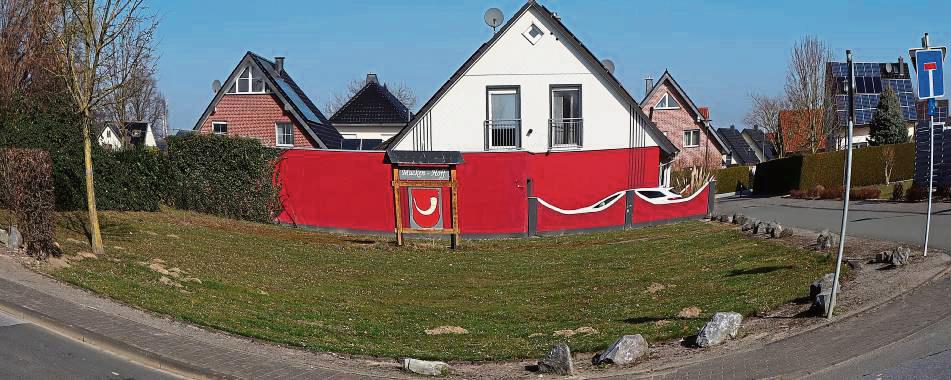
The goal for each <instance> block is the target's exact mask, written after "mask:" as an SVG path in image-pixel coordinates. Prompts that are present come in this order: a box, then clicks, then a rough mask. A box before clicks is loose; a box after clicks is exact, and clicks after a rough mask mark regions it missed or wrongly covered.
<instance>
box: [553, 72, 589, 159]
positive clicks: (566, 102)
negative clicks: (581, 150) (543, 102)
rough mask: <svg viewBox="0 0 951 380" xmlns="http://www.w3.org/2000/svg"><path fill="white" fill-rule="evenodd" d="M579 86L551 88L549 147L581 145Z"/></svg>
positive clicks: (581, 125)
mask: <svg viewBox="0 0 951 380" xmlns="http://www.w3.org/2000/svg"><path fill="white" fill-rule="evenodd" d="M582 121H583V119H582V118H581V86H553V87H552V88H551V119H550V120H549V135H548V138H549V144H548V145H549V147H557V146H579V147H580V146H581V136H582V134H581V132H582V127H583V123H582Z"/></svg>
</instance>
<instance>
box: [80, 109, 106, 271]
mask: <svg viewBox="0 0 951 380" xmlns="http://www.w3.org/2000/svg"><path fill="white" fill-rule="evenodd" d="M91 126H92V115H91V113H90V112H89V111H88V110H87V111H85V112H84V114H83V153H84V156H85V160H84V164H85V167H86V205H87V206H88V209H89V232H90V234H91V235H92V242H91V243H92V253H95V254H96V255H102V254H103V253H104V250H103V248H102V233H101V232H100V231H99V213H98V211H96V187H95V185H94V184H93V174H92V133H91V129H92V128H91Z"/></svg>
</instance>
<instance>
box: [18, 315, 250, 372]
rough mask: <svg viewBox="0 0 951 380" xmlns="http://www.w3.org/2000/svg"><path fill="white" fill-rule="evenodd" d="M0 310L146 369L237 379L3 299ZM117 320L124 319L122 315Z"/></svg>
mask: <svg viewBox="0 0 951 380" xmlns="http://www.w3.org/2000/svg"><path fill="white" fill-rule="evenodd" d="M0 311H3V312H5V313H7V314H10V315H12V316H14V317H16V318H19V319H21V320H24V321H26V322H29V323H32V324H34V325H37V326H39V327H41V328H43V329H44V330H47V331H51V332H53V333H55V334H58V335H61V336H64V337H66V338H69V339H72V340H75V341H77V342H81V343H84V344H87V345H89V346H92V347H94V348H97V349H100V350H102V351H106V352H108V353H110V354H113V355H116V356H119V357H121V358H124V359H127V360H130V361H132V362H135V363H138V364H141V365H144V366H146V367H149V368H154V369H159V370H162V371H165V372H167V373H170V374H172V375H175V376H179V377H183V378H190V379H212V378H219V379H220V378H233V377H230V376H227V375H224V374H221V373H217V372H214V371H209V370H207V369H203V368H199V367H197V366H193V365H191V364H188V363H184V362H181V361H178V360H175V359H172V358H168V357H164V356H161V355H157V354H155V353H152V352H149V351H146V350H143V349H140V348H138V347H135V346H132V345H129V344H126V343H124V342H122V341H120V340H118V339H113V338H110V337H108V336H105V335H102V334H98V333H95V332H92V331H89V330H86V329H84V328H82V327H78V326H74V325H71V324H69V323H66V322H62V321H58V320H55V319H52V318H50V317H47V316H46V315H45V314H43V313H40V312H38V311H35V310H31V309H28V308H25V307H22V306H20V305H15V304H12V303H10V302H7V301H6V300H3V299H0ZM114 317H116V318H121V317H119V316H114Z"/></svg>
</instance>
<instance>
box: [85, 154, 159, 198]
mask: <svg viewBox="0 0 951 380" xmlns="http://www.w3.org/2000/svg"><path fill="white" fill-rule="evenodd" d="M93 168H94V170H95V178H94V181H93V182H94V183H95V185H96V206H97V207H98V208H99V209H100V210H117V211H158V210H159V204H160V202H161V201H162V200H163V199H164V197H165V196H164V194H165V193H166V186H168V184H169V182H170V181H169V178H168V165H166V164H165V157H164V156H163V155H162V154H161V152H159V151H158V150H156V149H123V150H118V151H115V152H109V151H102V152H101V153H100V154H98V155H97V157H96V158H94V159H93Z"/></svg>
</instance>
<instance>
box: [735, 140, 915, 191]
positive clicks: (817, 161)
mask: <svg viewBox="0 0 951 380" xmlns="http://www.w3.org/2000/svg"><path fill="white" fill-rule="evenodd" d="M886 147H893V148H894V149H895V166H894V169H893V170H892V175H891V181H892V182H894V181H903V180H906V179H911V178H912V177H913V176H914V174H915V144H914V143H906V144H895V145H882V146H873V147H867V148H861V149H854V150H853V151H852V159H853V162H852V186H853V187H859V186H869V185H878V184H883V183H885V170H884V163H883V161H882V151H883V150H884V149H885V148H886ZM845 155H846V151H835V152H825V153H818V154H813V155H807V156H793V157H787V158H782V159H778V160H772V161H767V162H763V163H760V164H759V165H756V177H755V180H754V186H753V189H754V190H755V191H756V192H757V193H761V194H785V193H788V192H789V191H790V190H794V189H799V190H808V189H811V188H814V187H816V185H822V186H823V187H826V188H833V187H837V186H842V185H843V183H844V174H845V173H844V168H845V158H846V157H845Z"/></svg>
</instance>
